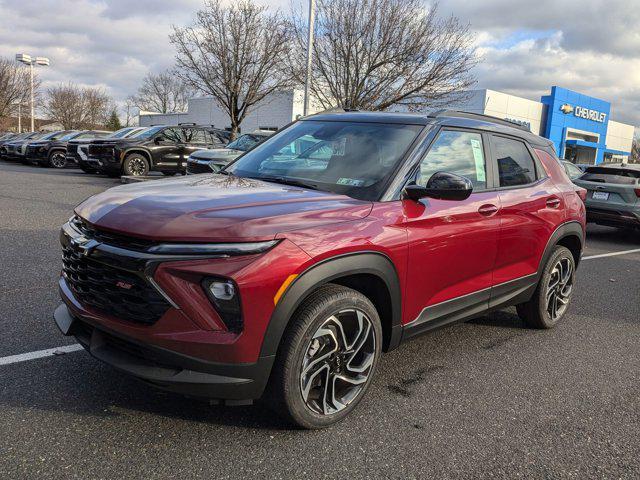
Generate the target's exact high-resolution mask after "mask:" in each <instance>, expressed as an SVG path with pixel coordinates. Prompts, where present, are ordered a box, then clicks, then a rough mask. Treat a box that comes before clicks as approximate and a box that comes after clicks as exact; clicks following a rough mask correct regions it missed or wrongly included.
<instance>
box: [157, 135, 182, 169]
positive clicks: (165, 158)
mask: <svg viewBox="0 0 640 480" xmlns="http://www.w3.org/2000/svg"><path fill="white" fill-rule="evenodd" d="M159 138H160V140H159V141H158V142H157V143H156V145H155V146H154V147H153V148H152V151H153V157H154V163H155V166H156V167H157V170H168V171H171V170H177V169H179V168H180V165H181V163H182V152H183V150H184V148H185V139H184V136H183V134H182V128H178V127H175V128H165V129H164V130H163V131H162V133H161V136H160V137H159Z"/></svg>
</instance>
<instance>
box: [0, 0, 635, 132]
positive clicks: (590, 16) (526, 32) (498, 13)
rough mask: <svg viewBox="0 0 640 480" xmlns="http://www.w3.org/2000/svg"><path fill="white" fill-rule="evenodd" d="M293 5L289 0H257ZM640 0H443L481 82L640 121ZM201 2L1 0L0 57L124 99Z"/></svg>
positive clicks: (46, 77)
mask: <svg viewBox="0 0 640 480" xmlns="http://www.w3.org/2000/svg"><path fill="white" fill-rule="evenodd" d="M259 1H260V2H261V3H264V4H266V5H269V6H272V7H274V8H275V7H278V6H282V7H285V8H286V7H287V6H288V5H289V0H272V1H269V0H259ZM634 1H639V0H633V1H629V0H555V1H554V0H523V1H520V0H477V1H469V0H441V1H440V13H441V14H442V15H450V14H453V15H455V16H457V17H459V18H460V19H461V20H462V21H463V22H465V23H466V22H468V23H469V24H470V25H471V28H472V30H473V31H474V33H475V34H476V42H477V46H478V52H479V53H480V55H481V56H482V62H481V63H480V64H479V66H478V67H477V69H476V71H475V74H476V77H477V79H478V87H479V88H492V89H495V90H501V91H505V92H509V93H513V94H516V95H521V96H524V97H527V98H531V99H534V100H538V99H539V97H540V95H542V94H545V93H547V92H548V90H549V87H550V86H551V85H560V86H563V87H566V88H571V89H574V90H578V91H580V92H583V93H586V94H589V95H593V96H596V97H600V98H603V99H605V100H610V101H611V102H612V104H613V107H612V118H613V119H614V120H618V121H623V122H628V123H632V124H634V125H640V28H638V27H639V26H640V8H633V7H632V4H633V3H634ZM200 5H201V0H0V56H7V57H13V56H14V54H15V53H17V52H26V53H31V54H34V55H43V56H48V57H49V58H50V59H51V63H52V64H51V67H48V68H43V69H41V70H40V72H41V77H42V79H43V81H44V82H45V85H47V84H54V83H57V82H61V81H74V82H76V83H80V84H84V85H99V86H102V87H104V88H106V89H107V90H108V92H109V93H110V94H112V95H113V96H114V97H115V98H116V99H117V100H122V99H124V98H126V97H127V96H128V95H129V94H131V93H133V92H135V90H136V88H137V86H138V84H139V82H140V80H141V79H142V77H143V76H144V75H145V73H146V72H147V71H149V70H151V71H160V70H162V69H164V68H166V67H168V66H170V65H171V64H172V63H173V50H172V48H171V45H170V44H169V42H168V39H167V35H168V33H169V32H170V31H171V25H185V24H187V23H188V22H189V21H190V19H191V18H192V15H193V12H194V11H195V10H196V9H197V8H198V7H199V6H200Z"/></svg>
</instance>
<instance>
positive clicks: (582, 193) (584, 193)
mask: <svg viewBox="0 0 640 480" xmlns="http://www.w3.org/2000/svg"><path fill="white" fill-rule="evenodd" d="M576 193H577V194H578V196H579V197H580V198H581V199H582V201H583V202H586V201H587V189H586V188H581V187H578V188H576ZM637 194H638V191H637V190H636V195H637Z"/></svg>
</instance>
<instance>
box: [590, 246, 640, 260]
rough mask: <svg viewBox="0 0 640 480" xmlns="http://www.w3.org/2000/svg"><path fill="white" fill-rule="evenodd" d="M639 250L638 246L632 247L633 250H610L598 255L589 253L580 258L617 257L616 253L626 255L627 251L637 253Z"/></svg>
mask: <svg viewBox="0 0 640 480" xmlns="http://www.w3.org/2000/svg"><path fill="white" fill-rule="evenodd" d="M638 252H640V248H634V249H633V250H622V251H620V252H610V253H601V254H600V255H590V256H588V257H582V260H592V259H594V258H604V257H617V256H618V255H626V254H628V253H638Z"/></svg>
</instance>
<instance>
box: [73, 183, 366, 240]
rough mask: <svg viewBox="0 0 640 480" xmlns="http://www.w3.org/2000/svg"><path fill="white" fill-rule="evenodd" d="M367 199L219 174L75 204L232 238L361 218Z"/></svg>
mask: <svg viewBox="0 0 640 480" xmlns="http://www.w3.org/2000/svg"><path fill="white" fill-rule="evenodd" d="M371 208H372V203H371V202H366V201H361V200H355V199H353V198H351V197H347V196H344V195H337V194H333V193H327V192H320V191H315V190H309V189H304V188H299V187H293V186H287V185H281V184H275V183H267V182H263V181H259V180H252V179H247V178H239V177H234V176H224V175H213V174H211V175H208V174H207V175H198V176H197V178H194V177H192V176H189V177H184V178H177V179H169V180H156V181H148V182H141V183H136V184H130V185H123V186H120V187H115V188H111V189H109V190H107V191H105V192H103V193H100V194H98V195H95V196H93V197H91V198H89V199H87V200H85V201H84V202H83V203H82V204H80V205H79V206H78V207H76V210H75V212H76V213H77V214H78V215H79V216H80V217H82V218H84V219H85V220H87V221H88V222H89V223H91V224H93V225H94V226H96V227H98V228H101V229H105V230H109V231H112V232H116V233H121V234H126V235H129V236H134V237H139V238H145V239H150V240H162V241H182V242H233V241H258V240H269V239H272V238H274V237H275V236H276V235H277V234H278V233H284V232H287V231H291V230H298V229H301V228H310V227H314V226H320V225H327V224H332V223H338V222H346V221H353V220H357V219H361V218H364V217H366V216H367V215H368V214H369V212H370V211H371Z"/></svg>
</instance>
